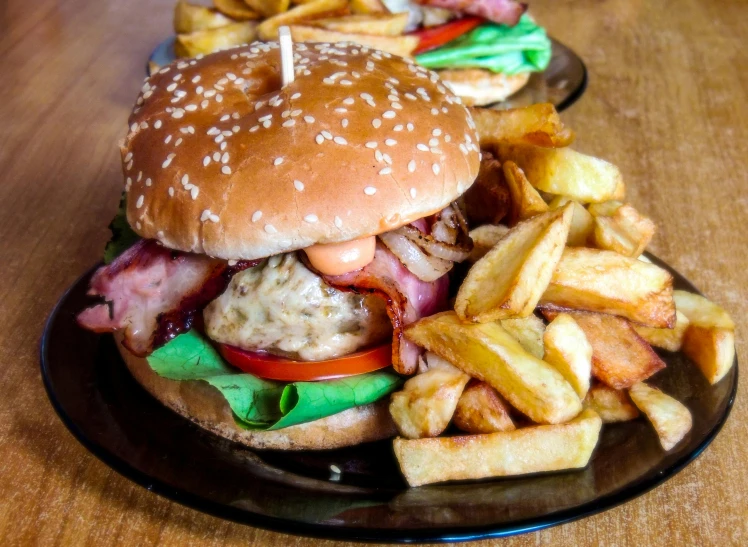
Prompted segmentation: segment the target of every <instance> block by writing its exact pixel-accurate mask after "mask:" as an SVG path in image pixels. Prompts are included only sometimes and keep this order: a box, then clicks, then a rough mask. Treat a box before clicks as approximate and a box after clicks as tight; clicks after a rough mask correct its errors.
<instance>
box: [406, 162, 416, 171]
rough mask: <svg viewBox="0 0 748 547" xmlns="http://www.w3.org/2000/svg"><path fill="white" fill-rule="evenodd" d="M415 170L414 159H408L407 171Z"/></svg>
mask: <svg viewBox="0 0 748 547" xmlns="http://www.w3.org/2000/svg"><path fill="white" fill-rule="evenodd" d="M415 170H416V160H410V161H409V162H408V172H410V173H413V172H415Z"/></svg>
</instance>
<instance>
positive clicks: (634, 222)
mask: <svg viewBox="0 0 748 547" xmlns="http://www.w3.org/2000/svg"><path fill="white" fill-rule="evenodd" d="M608 203H619V202H608ZM590 209H592V207H590ZM593 215H594V216H595V228H594V230H593V234H592V242H593V244H594V245H595V247H597V248H598V249H607V250H609V251H615V252H617V253H619V254H622V255H624V256H632V257H637V256H639V255H640V254H642V253H643V252H644V249H646V247H647V245H649V242H650V241H651V240H652V236H654V233H655V229H656V227H655V223H654V222H652V221H651V220H650V219H649V218H647V217H645V216H643V215H641V214H639V212H638V211H637V210H636V209H634V208H633V207H632V206H631V205H620V206H619V207H616V208H615V210H614V211H613V212H612V213H611V214H608V215H595V213H593Z"/></svg>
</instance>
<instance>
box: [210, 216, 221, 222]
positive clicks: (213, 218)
mask: <svg viewBox="0 0 748 547" xmlns="http://www.w3.org/2000/svg"><path fill="white" fill-rule="evenodd" d="M208 219H209V220H210V221H211V222H218V221H219V220H220V219H219V218H218V215H216V214H211V215H210V216H209V217H208Z"/></svg>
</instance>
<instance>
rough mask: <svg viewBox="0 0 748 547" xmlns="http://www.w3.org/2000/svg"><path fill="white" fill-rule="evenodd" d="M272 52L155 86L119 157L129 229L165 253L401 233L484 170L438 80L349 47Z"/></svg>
mask: <svg viewBox="0 0 748 547" xmlns="http://www.w3.org/2000/svg"><path fill="white" fill-rule="evenodd" d="M294 65H295V81H294V82H293V83H291V84H290V85H288V86H286V87H285V88H282V89H281V82H280V51H279V49H278V45H277V43H273V42H270V43H256V44H252V45H250V46H244V47H240V48H235V49H231V50H227V51H222V52H219V53H215V54H212V55H208V56H205V57H203V58H201V59H195V60H191V61H181V62H179V63H175V64H172V65H170V66H168V67H166V68H164V69H162V70H161V71H159V72H158V73H156V74H154V75H153V76H151V77H150V78H149V79H148V80H147V82H146V83H145V85H144V86H143V90H142V92H141V94H140V95H139V97H138V100H137V104H136V107H135V109H134V110H133V113H132V115H131V116H130V120H129V122H130V131H129V133H128V135H127V137H126V139H125V142H124V144H123V146H122V163H123V169H124V176H125V189H126V191H127V217H128V221H129V222H130V224H131V225H132V226H133V228H134V229H135V231H136V232H137V233H138V234H139V235H141V236H142V237H146V238H154V239H157V240H159V241H160V242H161V243H163V244H164V245H166V246H167V247H170V248H173V249H178V250H182V251H192V252H198V253H204V254H208V255H211V256H215V257H220V258H225V259H253V258H261V257H265V256H270V255H274V254H279V253H283V252H288V251H291V250H294V249H302V248H305V247H308V246H310V245H313V244H316V243H334V242H340V241H347V240H351V239H356V238H360V237H364V236H369V235H374V234H378V233H382V232H385V231H388V230H393V229H395V228H397V227H399V226H402V225H404V224H408V223H410V222H412V221H414V220H416V219H418V218H422V217H424V216H427V215H429V214H432V213H435V212H437V211H439V210H441V209H442V208H443V207H444V206H446V205H447V204H448V203H450V202H451V201H453V200H454V199H455V198H457V197H458V196H459V195H461V194H462V193H463V192H465V190H467V188H468V187H469V186H470V185H471V184H472V183H473V180H474V179H475V177H476V175H477V173H478V167H479V163H480V151H479V148H478V138H477V135H476V133H475V126H474V124H473V121H472V119H471V118H470V114H469V113H468V111H467V109H466V108H465V107H464V106H462V104H460V101H459V99H457V98H456V97H455V96H454V95H453V94H452V93H451V92H450V91H449V90H448V89H446V88H445V87H444V86H443V85H442V83H441V82H440V81H439V79H438V77H437V76H436V74H435V73H433V72H431V71H428V70H426V69H424V68H422V67H419V66H417V65H415V64H414V63H413V62H412V61H411V60H408V59H402V58H400V57H396V56H394V55H390V54H389V53H384V52H379V51H376V50H372V49H369V48H366V47H362V46H359V45H353V44H303V43H298V44H295V45H294Z"/></svg>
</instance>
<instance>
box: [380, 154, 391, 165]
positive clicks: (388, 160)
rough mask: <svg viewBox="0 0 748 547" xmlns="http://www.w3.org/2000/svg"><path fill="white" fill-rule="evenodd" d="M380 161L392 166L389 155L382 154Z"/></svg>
mask: <svg viewBox="0 0 748 547" xmlns="http://www.w3.org/2000/svg"><path fill="white" fill-rule="evenodd" d="M382 159H383V160H384V163H386V164H388V165H392V158H391V157H390V155H389V154H382Z"/></svg>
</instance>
